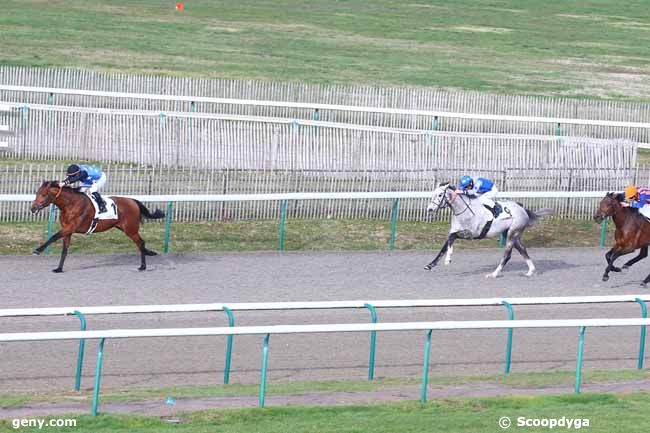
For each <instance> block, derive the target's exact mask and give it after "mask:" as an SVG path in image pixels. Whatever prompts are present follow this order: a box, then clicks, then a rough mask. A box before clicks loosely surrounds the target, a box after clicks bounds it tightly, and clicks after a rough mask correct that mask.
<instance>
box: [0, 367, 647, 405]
mask: <svg viewBox="0 0 650 433" xmlns="http://www.w3.org/2000/svg"><path fill="white" fill-rule="evenodd" d="M648 379H650V372H648V371H647V370H587V371H584V372H583V377H582V383H583V384H598V383H605V382H621V381H628V382H630V381H635V380H648ZM574 383H575V372H574V371H546V372H531V373H510V374H508V375H503V374H500V375H479V376H449V377H447V376H435V375H434V376H430V377H429V386H430V387H433V388H442V387H453V386H463V385H479V384H496V385H503V386H507V387H509V388H511V389H517V388H527V389H531V388H537V389H543V388H548V387H557V386H566V387H567V389H571V388H572V387H573V384H574ZM420 384H421V379H419V378H418V379H408V378H385V379H375V380H372V381H368V380H346V381H309V382H301V381H290V382H277V383H274V382H272V383H269V384H267V388H266V395H267V396H274V395H275V396H286V395H304V394H312V393H334V392H349V393H356V392H373V391H381V390H384V389H389V388H396V387H401V386H416V387H417V386H420ZM257 395H259V385H257V384H249V385H240V384H229V385H207V386H186V387H168V388H156V389H150V388H129V389H110V388H109V389H103V390H102V393H101V402H102V403H113V402H137V401H145V400H153V401H161V400H165V399H166V398H167V397H168V396H172V397H173V398H174V399H175V400H184V399H195V398H205V397H241V396H257ZM80 401H81V402H88V403H90V402H91V401H92V389H87V390H82V391H81V392H68V393H61V392H58V393H51V394H50V393H41V394H34V393H14V394H1V393H0V408H5V409H7V408H16V407H22V406H26V405H31V404H38V403H48V404H56V403H66V402H80Z"/></svg>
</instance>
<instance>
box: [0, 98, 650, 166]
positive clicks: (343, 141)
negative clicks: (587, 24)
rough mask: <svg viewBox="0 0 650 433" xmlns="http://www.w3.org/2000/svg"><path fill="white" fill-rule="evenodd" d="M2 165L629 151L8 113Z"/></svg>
mask: <svg viewBox="0 0 650 433" xmlns="http://www.w3.org/2000/svg"><path fill="white" fill-rule="evenodd" d="M12 109H13V114H12V115H11V116H10V117H9V119H8V122H10V124H11V125H12V129H13V130H14V131H15V132H16V134H15V136H13V137H9V143H10V145H11V150H10V152H9V155H11V156H12V157H16V158H30V159H86V160H99V161H105V162H109V161H110V162H121V163H136V164H147V165H152V166H156V167H158V166H162V167H188V168H201V169H223V168H231V169H271V170H274V169H283V170H296V169H305V170H310V169H312V170H313V169H317V170H417V169H436V168H445V167H463V168H465V169H478V168H485V169H501V168H502V167H504V166H515V165H522V166H525V167H529V168H568V167H593V168H620V169H625V168H629V167H633V166H634V165H635V164H636V153H637V146H638V144H637V143H636V142H633V141H630V140H622V139H607V140H603V139H597V138H585V137H575V136H572V137H570V136H565V137H555V138H552V137H548V136H540V135H530V136H523V135H518V136H516V137H509V136H507V135H505V134H488V135H485V134H483V135H481V134H461V133H440V132H438V133H436V132H429V131H413V130H398V129H389V128H383V129H382V128H377V127H364V126H351V125H347V124H340V123H326V122H320V121H297V120H288V119H271V118H260V117H233V116H225V115H218V114H203V113H179V112H158V111H133V110H112V109H111V110H109V109H97V108H77V107H56V106H55V107H52V106H47V105H31V106H30V105H21V104H15V105H14V106H13V107H12Z"/></svg>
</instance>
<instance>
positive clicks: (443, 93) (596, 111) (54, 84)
mask: <svg viewBox="0 0 650 433" xmlns="http://www.w3.org/2000/svg"><path fill="white" fill-rule="evenodd" d="M0 84H3V85H6V86H8V87H6V89H16V90H0V99H6V100H10V101H15V102H29V103H48V104H54V103H56V104H60V105H84V106H95V107H106V108H139V109H152V110H160V111H198V112H217V113H228V114H240V115H261V116H272V117H290V118H302V119H316V118H317V119H320V120H325V121H333V122H343V123H357V124H366V125H375V126H386V127H398V128H409V129H444V130H447V131H474V132H504V133H523V134H556V133H557V132H560V133H562V134H563V135H579V136H591V137H602V138H620V137H625V138H629V139H632V140H634V141H640V142H649V141H648V131H647V130H646V129H639V128H622V127H611V126H596V125H570V124H562V125H557V124H555V123H552V120H553V118H558V119H559V120H560V122H562V121H563V120H564V119H567V118H568V119H577V120H583V119H588V120H595V121H598V120H604V121H613V122H634V123H644V122H646V121H647V119H648V118H650V104H647V103H641V102H627V101H611V100H607V101H598V100H578V99H567V98H550V97H535V96H515V95H499V94H490V93H485V92H472V91H461V90H446V89H436V88H408V87H392V88H390V87H377V86H358V85H313V84H305V83H276V82H262V81H251V80H215V79H201V78H177V77H163V76H135V75H130V76H129V75H120V74H106V73H101V72H92V71H82V70H73V69H43V68H23V67H9V66H5V67H0ZM25 87H38V88H41V89H40V90H44V91H45V92H46V93H34V92H30V91H23V90H17V89H22V88H25ZM57 88H58V89H65V90H64V91H68V89H75V90H74V91H73V93H74V92H87V91H90V92H102V93H98V94H94V93H90V94H89V95H85V96H84V95H81V94H62V93H59V92H60V91H58V92H55V89H57ZM79 89H86V90H79ZM48 90H49V92H48ZM116 93H117V94H140V95H141V96H148V95H152V97H155V98H158V99H159V100H152V99H134V98H133V97H123V98H115V97H111V96H103V95H111V94H116ZM161 99H168V100H161ZM231 100H252V101H269V102H270V103H271V104H276V106H251V105H234V104H230V103H228V102H229V101H231ZM199 101H201V102H199ZM207 101H213V102H207ZM214 101H224V102H223V103H217V102H214ZM291 104H293V105H298V106H297V107H292V106H291ZM277 105H283V106H277ZM320 106H322V107H323V108H320ZM329 106H351V107H370V108H371V109H375V108H377V109H380V110H382V109H397V110H404V111H405V112H411V111H415V112H417V111H424V112H427V113H444V112H447V113H462V114H465V113H475V114H485V115H499V116H514V117H529V118H548V119H549V121H550V122H551V123H539V122H535V123H530V122H521V121H514V122H513V121H506V120H482V119H463V118H445V119H441V118H440V117H437V118H436V117H433V118H431V117H430V115H427V116H418V115H414V114H395V113H384V112H361V111H340V110H333V109H327V108H325V107H329ZM302 107H305V108H302ZM558 126H559V128H558Z"/></svg>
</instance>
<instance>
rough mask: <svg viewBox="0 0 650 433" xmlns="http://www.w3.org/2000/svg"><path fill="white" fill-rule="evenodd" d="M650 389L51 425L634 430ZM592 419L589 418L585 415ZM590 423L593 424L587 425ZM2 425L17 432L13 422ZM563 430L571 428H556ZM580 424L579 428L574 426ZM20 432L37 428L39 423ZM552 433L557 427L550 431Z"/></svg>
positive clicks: (96, 430) (185, 430)
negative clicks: (544, 423)
mask: <svg viewBox="0 0 650 433" xmlns="http://www.w3.org/2000/svg"><path fill="white" fill-rule="evenodd" d="M648 410H650V398H648V395H647V394H644V393H637V394H626V395H609V394H584V395H562V396H543V397H502V398H480V399H479V398H473V399H448V400H436V401H431V402H429V403H427V404H424V405H422V404H420V403H417V402H405V403H393V404H381V405H379V404H378V405H370V406H336V407H301V406H295V407H276V408H266V409H263V410H262V409H235V410H205V411H197V412H188V413H184V414H181V415H180V416H179V417H177V418H176V419H175V420H174V421H175V422H173V423H170V422H169V421H168V420H167V419H164V418H163V419H161V418H154V417H144V416H134V415H109V414H104V415H100V416H98V417H95V418H93V417H90V416H87V415H84V416H74V417H73V418H75V419H76V420H77V423H78V424H77V427H75V428H60V429H57V428H54V427H51V428H48V429H47V431H48V432H80V433H81V432H84V433H86V432H88V433H89V432H92V433H102V432H125V433H126V432H129V433H154V432H155V433H162V432H182V433H199V432H201V433H203V432H206V433H207V432H228V433H239V432H241V433H244V432H246V433H253V432H255V433H258V432H268V433H272V432H273V433H274V432H277V433H294V432H318V433H328V432H336V433H344V432H350V433H353V432H365V431H372V432H376V433H389V432H390V433H397V432H399V433H423V432H444V433H449V432H454V433H489V432H499V431H504V430H502V429H501V428H500V427H499V424H498V422H499V419H500V418H501V417H504V416H507V417H510V418H511V420H512V422H513V427H512V428H510V430H509V431H532V432H540V431H549V429H548V427H545V428H531V427H527V428H526V427H517V424H516V423H517V420H518V419H519V417H525V418H529V419H541V418H547V419H548V418H555V419H559V418H562V417H566V418H570V419H579V420H580V423H581V427H582V428H585V430H586V431H590V432H599V433H611V432H621V433H634V432H639V433H640V432H646V431H647V419H646V418H647V415H646V414H647V412H648ZM584 419H587V420H588V421H586V422H585V421H582V420H584ZM584 423H588V427H586V424H584ZM0 428H3V429H4V431H7V432H8V431H12V424H11V421H9V420H5V421H0ZM556 428H557V430H559V431H565V430H566V428H560V427H556ZM574 428H575V427H574ZM20 431H24V432H35V431H38V429H37V428H34V429H27V428H23V429H20ZM551 431H552V430H551Z"/></svg>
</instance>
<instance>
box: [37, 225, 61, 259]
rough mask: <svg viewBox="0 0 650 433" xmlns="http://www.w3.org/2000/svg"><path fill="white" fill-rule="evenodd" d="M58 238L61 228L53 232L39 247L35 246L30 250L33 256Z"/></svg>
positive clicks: (59, 237)
mask: <svg viewBox="0 0 650 433" xmlns="http://www.w3.org/2000/svg"><path fill="white" fill-rule="evenodd" d="M59 239H61V230H59V231H58V232H56V233H54V234H53V235H52V237H50V238H49V239H48V240H47V241H45V243H43V245H41V246H40V247H38V248H36V249H35V250H34V251H33V252H32V254H33V255H35V256H38V255H39V254H41V253H42V252H43V251H45V248H47V247H49V246H50V245H51V244H52V243H54V242H56V241H58V240H59Z"/></svg>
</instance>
